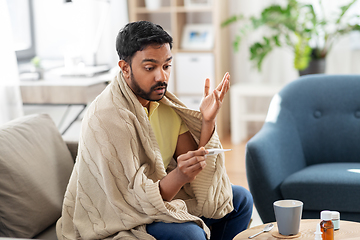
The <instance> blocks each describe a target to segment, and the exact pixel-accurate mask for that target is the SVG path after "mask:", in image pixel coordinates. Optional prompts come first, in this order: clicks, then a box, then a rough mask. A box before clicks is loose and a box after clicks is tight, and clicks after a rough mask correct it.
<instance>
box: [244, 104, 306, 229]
mask: <svg viewBox="0 0 360 240" xmlns="http://www.w3.org/2000/svg"><path fill="white" fill-rule="evenodd" d="M305 166H306V163H305V157H304V153H303V150H302V145H301V142H300V137H299V134H298V132H297V129H296V126H295V122H294V119H293V117H292V116H291V114H289V112H288V111H287V110H286V109H281V110H280V111H279V115H278V117H277V119H276V121H274V122H266V123H265V124H264V126H263V127H262V129H261V130H260V131H259V132H258V133H257V134H256V135H255V136H254V137H253V138H252V139H250V140H249V142H248V143H247V145H246V172H247V179H248V183H249V188H250V191H251V193H252V195H253V198H254V203H255V206H256V208H257V211H258V212H259V215H260V217H261V219H262V221H263V222H264V223H266V222H273V221H275V215H274V210H273V202H274V201H276V200H279V199H282V195H281V192H280V185H281V183H282V182H283V180H284V179H285V178H286V177H288V176H289V175H291V174H292V173H294V172H296V171H298V170H300V169H302V168H304V167H305Z"/></svg>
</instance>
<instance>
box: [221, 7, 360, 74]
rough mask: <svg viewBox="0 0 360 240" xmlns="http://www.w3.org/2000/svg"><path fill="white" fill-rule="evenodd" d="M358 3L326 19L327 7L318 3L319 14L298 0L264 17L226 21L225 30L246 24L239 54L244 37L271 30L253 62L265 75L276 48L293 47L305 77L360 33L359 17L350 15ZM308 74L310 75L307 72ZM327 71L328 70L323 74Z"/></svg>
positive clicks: (239, 38) (254, 50) (255, 49)
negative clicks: (339, 44)
mask: <svg viewBox="0 0 360 240" xmlns="http://www.w3.org/2000/svg"><path fill="white" fill-rule="evenodd" d="M355 2H357V0H352V1H351V2H350V3H348V4H346V5H344V6H342V7H340V9H339V12H338V13H335V14H332V17H333V19H327V18H325V17H324V16H325V13H324V6H323V3H322V1H321V0H318V6H320V8H319V11H320V12H319V11H317V12H315V8H314V6H313V4H303V3H300V2H298V1H297V0H287V4H286V5H285V6H281V5H278V4H273V5H270V6H269V7H267V8H265V9H263V10H262V12H261V15H260V17H250V18H249V19H246V18H245V17H244V16H243V15H234V16H231V17H230V18H228V19H226V20H225V21H224V22H223V23H222V26H223V27H225V26H228V25H230V24H232V23H234V22H238V21H242V27H241V28H240V29H239V32H238V33H237V35H236V37H235V40H234V49H235V50H236V51H237V50H238V49H239V45H240V43H241V41H242V39H243V38H244V37H246V36H247V35H248V34H249V33H250V32H252V31H255V30H257V29H260V28H264V27H265V28H267V29H268V30H267V31H265V32H266V33H264V34H263V38H262V39H261V40H260V41H256V42H254V43H252V45H251V46H250V60H251V61H253V62H255V63H256V66H257V68H258V69H259V71H261V66H262V62H263V60H264V58H265V57H266V56H267V54H269V53H270V52H271V51H272V50H273V49H274V48H276V47H284V46H286V47H290V49H291V50H292V51H293V52H294V67H295V68H296V69H298V70H299V71H300V75H302V71H305V73H315V72H313V71H314V70H313V71H311V70H310V72H309V71H307V70H308V69H309V68H308V67H310V66H309V63H310V62H311V63H316V62H318V60H320V61H323V62H324V61H325V58H326V56H327V54H328V53H329V51H330V50H331V48H332V46H333V44H334V42H335V41H336V40H337V39H338V38H339V37H340V36H342V35H345V34H347V33H349V32H351V31H360V25H359V22H360V21H359V20H360V16H359V15H352V16H349V14H346V13H347V12H348V10H349V9H350V8H351V7H352V6H353V5H354V3H355ZM306 71H307V72H306ZM320 71H324V69H322V70H320Z"/></svg>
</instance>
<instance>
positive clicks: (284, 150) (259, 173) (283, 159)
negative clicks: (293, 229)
mask: <svg viewBox="0 0 360 240" xmlns="http://www.w3.org/2000/svg"><path fill="white" fill-rule="evenodd" d="M246 171H247V178H248V182H249V187H250V191H251V193H252V195H253V198H254V202H255V206H256V208H257V211H258V213H259V215H260V217H261V219H262V221H263V222H264V223H266V222H272V221H275V215H274V210H273V206H272V204H273V202H274V201H276V200H279V199H297V200H301V201H303V203H304V211H303V218H315V219H318V218H319V217H320V211H322V210H325V209H327V210H336V211H339V212H340V214H341V216H340V217H341V219H342V220H352V221H357V222H360V75H322V74H316V75H307V76H303V77H300V78H299V79H297V80H295V81H293V82H290V83H289V84H287V85H286V86H285V87H284V88H283V89H282V90H281V91H280V92H279V93H278V94H277V95H275V96H274V97H273V99H272V101H271V104H270V107H269V111H268V114H267V118H266V121H265V124H264V125H263V127H262V128H261V130H260V131H259V132H258V133H257V134H256V135H255V136H254V137H253V138H251V139H250V140H249V142H248V143H247V145H246Z"/></svg>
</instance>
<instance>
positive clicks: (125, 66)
mask: <svg viewBox="0 0 360 240" xmlns="http://www.w3.org/2000/svg"><path fill="white" fill-rule="evenodd" d="M118 65H119V67H120V68H121V71H122V72H123V75H124V77H125V78H127V79H128V78H129V77H130V74H131V73H130V70H131V69H130V65H129V64H128V63H127V62H126V61H125V60H120V61H119V63H118Z"/></svg>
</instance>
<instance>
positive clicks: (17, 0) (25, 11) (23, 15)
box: [7, 0, 35, 61]
mask: <svg viewBox="0 0 360 240" xmlns="http://www.w3.org/2000/svg"><path fill="white" fill-rule="evenodd" d="M7 5H8V8H9V13H10V21H11V27H12V32H13V39H14V45H15V51H16V57H17V59H18V61H26V60H29V59H31V58H33V57H34V56H35V38H34V22H33V8H32V0H7Z"/></svg>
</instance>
